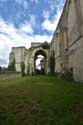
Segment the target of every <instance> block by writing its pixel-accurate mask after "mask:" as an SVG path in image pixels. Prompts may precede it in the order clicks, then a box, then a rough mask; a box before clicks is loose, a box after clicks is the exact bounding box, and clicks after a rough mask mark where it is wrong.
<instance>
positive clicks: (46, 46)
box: [42, 41, 50, 49]
mask: <svg viewBox="0 0 83 125" xmlns="http://www.w3.org/2000/svg"><path fill="white" fill-rule="evenodd" d="M49 47H50V44H49V43H48V42H47V41H45V42H44V43H42V48H43V49H49Z"/></svg>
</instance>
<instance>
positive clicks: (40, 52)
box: [29, 47, 48, 75]
mask: <svg viewBox="0 0 83 125" xmlns="http://www.w3.org/2000/svg"><path fill="white" fill-rule="evenodd" d="M37 55H43V56H44V58H45V74H47V73H48V71H47V70H48V69H47V68H48V49H43V48H42V47H37V48H34V49H33V50H32V52H31V55H30V58H29V69H30V71H29V73H30V75H32V74H36V71H35V59H36V57H37Z"/></svg>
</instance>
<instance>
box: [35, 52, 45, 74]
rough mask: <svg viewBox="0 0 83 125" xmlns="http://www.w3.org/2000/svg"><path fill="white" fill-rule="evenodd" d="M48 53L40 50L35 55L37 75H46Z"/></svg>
mask: <svg viewBox="0 0 83 125" xmlns="http://www.w3.org/2000/svg"><path fill="white" fill-rule="evenodd" d="M46 58H47V56H46V53H45V52H44V51H43V50H38V51H37V52H36V53H35V55H34V69H35V74H45V73H46Z"/></svg>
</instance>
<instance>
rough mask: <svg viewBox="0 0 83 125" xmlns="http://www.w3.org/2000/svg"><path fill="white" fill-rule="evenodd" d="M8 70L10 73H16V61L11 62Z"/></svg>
mask: <svg viewBox="0 0 83 125" xmlns="http://www.w3.org/2000/svg"><path fill="white" fill-rule="evenodd" d="M8 70H9V71H16V68H15V59H14V60H13V61H12V62H11V64H9V65H8Z"/></svg>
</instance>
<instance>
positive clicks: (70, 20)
mask: <svg viewBox="0 0 83 125" xmlns="http://www.w3.org/2000/svg"><path fill="white" fill-rule="evenodd" d="M52 44H53V46H55V49H54V50H55V57H56V58H55V59H56V66H55V71H56V72H59V73H61V72H63V71H64V69H71V68H72V69H73V78H74V80H75V81H80V82H81V81H83V0H67V1H66V3H65V6H64V9H63V13H62V15H61V18H60V20H59V23H58V26H57V28H56V31H55V33H54V36H53V39H52V41H51V46H52ZM50 49H51V50H52V49H53V48H52V47H50Z"/></svg>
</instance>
